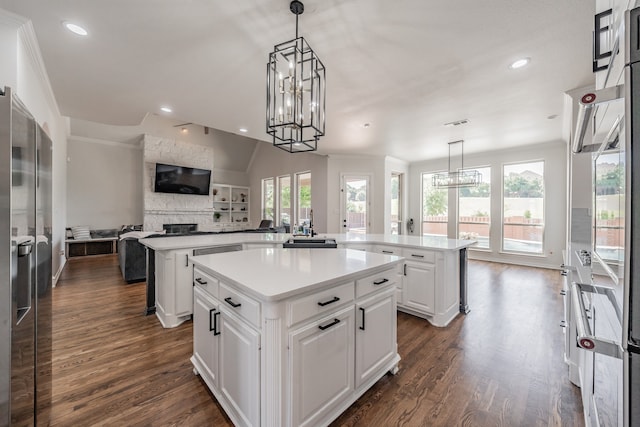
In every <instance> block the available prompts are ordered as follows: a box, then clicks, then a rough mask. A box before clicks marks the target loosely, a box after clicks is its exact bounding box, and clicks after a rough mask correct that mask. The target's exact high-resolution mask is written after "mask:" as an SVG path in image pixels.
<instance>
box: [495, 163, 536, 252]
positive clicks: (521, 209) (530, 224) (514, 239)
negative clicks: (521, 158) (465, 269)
mask: <svg viewBox="0 0 640 427" xmlns="http://www.w3.org/2000/svg"><path fill="white" fill-rule="evenodd" d="M502 250H504V251H506V252H522V253H532V254H542V253H543V251H544V162H530V163H518V164H511V165H504V167H503V226H502Z"/></svg>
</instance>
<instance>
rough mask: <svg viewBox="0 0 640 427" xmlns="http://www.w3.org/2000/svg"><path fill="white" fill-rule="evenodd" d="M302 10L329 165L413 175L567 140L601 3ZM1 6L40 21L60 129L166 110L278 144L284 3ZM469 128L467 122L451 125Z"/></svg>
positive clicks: (368, 2) (551, 0) (127, 0)
mask: <svg viewBox="0 0 640 427" xmlns="http://www.w3.org/2000/svg"><path fill="white" fill-rule="evenodd" d="M303 2H304V3H305V12H304V14H303V15H301V16H300V34H301V35H302V36H304V37H305V39H307V41H308V42H309V43H310V45H311V46H312V47H313V49H314V51H315V52H316V53H317V54H318V55H319V56H320V58H321V59H322V61H323V62H324V64H325V66H326V68H327V134H326V136H325V137H324V138H323V139H321V141H320V144H319V146H320V150H319V151H320V152H321V153H363V154H371V155H389V156H393V157H397V158H400V159H403V160H407V161H414V160H422V159H428V158H435V157H444V156H446V155H447V142H449V141H453V140H457V139H464V140H465V153H467V152H474V151H485V150H492V149H500V148H508V147H516V146H519V145H528V144H532V143H538V142H548V141H554V140H559V139H560V138H561V137H562V126H563V117H562V113H563V92H565V91H567V90H570V89H573V88H576V87H579V86H584V85H586V84H589V83H592V82H593V74H592V72H591V32H592V25H593V15H594V13H595V11H594V4H595V2H594V1H584V0H562V1H558V0H538V1H531V0H491V1H477V0H456V1H443V0H441V1H425V0H394V1H391V0H305V1H303ZM0 7H1V8H3V9H6V10H9V11H11V12H14V13H17V14H19V15H22V16H24V17H26V18H29V19H31V20H32V22H33V26H34V28H35V31H36V35H37V37H38V41H39V44H40V48H41V51H42V55H43V58H44V62H45V65H46V68H47V72H48V74H49V78H50V80H51V84H52V86H53V91H54V94H55V96H56V99H57V101H58V103H59V106H60V110H61V112H62V114H64V115H66V116H69V117H72V118H76V119H82V120H88V121H93V122H98V123H104V124H108V125H118V126H124V125H127V126H131V125H137V124H139V123H140V122H141V121H142V120H143V118H144V117H145V115H146V114H147V113H157V114H167V113H162V112H161V111H160V107H161V106H163V105H168V106H171V108H172V109H173V112H172V113H170V114H169V117H171V118H172V119H176V120H184V121H185V122H192V123H197V124H200V125H203V126H208V127H212V128H217V129H220V130H223V131H226V132H231V133H236V134H240V131H239V129H240V128H246V129H248V132H247V133H246V134H243V135H246V136H248V137H251V138H255V139H258V140H264V141H268V138H267V134H266V132H265V129H264V128H265V99H266V89H265V84H266V77H265V76H266V62H267V58H268V54H269V52H270V51H271V50H273V46H274V44H277V43H280V42H283V41H287V40H289V39H291V38H293V37H294V34H295V17H294V15H292V14H291V12H290V11H289V1H288V0H242V1H229V0H180V1H176V0H153V1H151V0H148V1H131V0H109V1H86V0H49V1H42V0H0ZM63 21H73V22H76V23H78V24H81V25H82V26H84V27H85V28H86V29H87V30H88V32H89V35H88V36H86V37H79V36H76V35H74V34H72V33H70V32H68V31H67V30H66V29H65V28H63V26H62V24H61V23H62V22H63ZM524 57H527V58H530V59H531V62H530V64H529V65H528V66H526V67H523V68H521V69H515V70H514V69H510V68H509V65H510V64H511V63H512V62H513V61H515V60H517V59H519V58H524ZM459 119H468V120H469V123H468V124H466V125H463V126H457V127H446V126H444V123H447V122H452V121H456V120H459ZM365 123H368V124H369V125H370V126H368V127H365V126H364V124H365Z"/></svg>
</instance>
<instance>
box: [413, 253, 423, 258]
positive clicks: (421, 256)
mask: <svg viewBox="0 0 640 427" xmlns="http://www.w3.org/2000/svg"><path fill="white" fill-rule="evenodd" d="M411 256H412V257H414V258H424V255H416V254H411Z"/></svg>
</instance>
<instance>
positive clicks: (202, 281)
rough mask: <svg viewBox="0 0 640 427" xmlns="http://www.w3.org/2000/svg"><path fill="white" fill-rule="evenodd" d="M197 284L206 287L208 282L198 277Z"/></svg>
mask: <svg viewBox="0 0 640 427" xmlns="http://www.w3.org/2000/svg"><path fill="white" fill-rule="evenodd" d="M196 282H198V283H200V284H201V285H206V284H207V282H205V281H204V280H202V278H201V277H196Z"/></svg>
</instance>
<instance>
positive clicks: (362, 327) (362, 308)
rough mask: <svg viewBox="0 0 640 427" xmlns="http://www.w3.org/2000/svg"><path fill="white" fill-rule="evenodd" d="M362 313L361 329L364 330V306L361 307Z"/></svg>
mask: <svg viewBox="0 0 640 427" xmlns="http://www.w3.org/2000/svg"><path fill="white" fill-rule="evenodd" d="M360 313H362V326H360V329H361V330H363V331H364V307H360Z"/></svg>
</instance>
